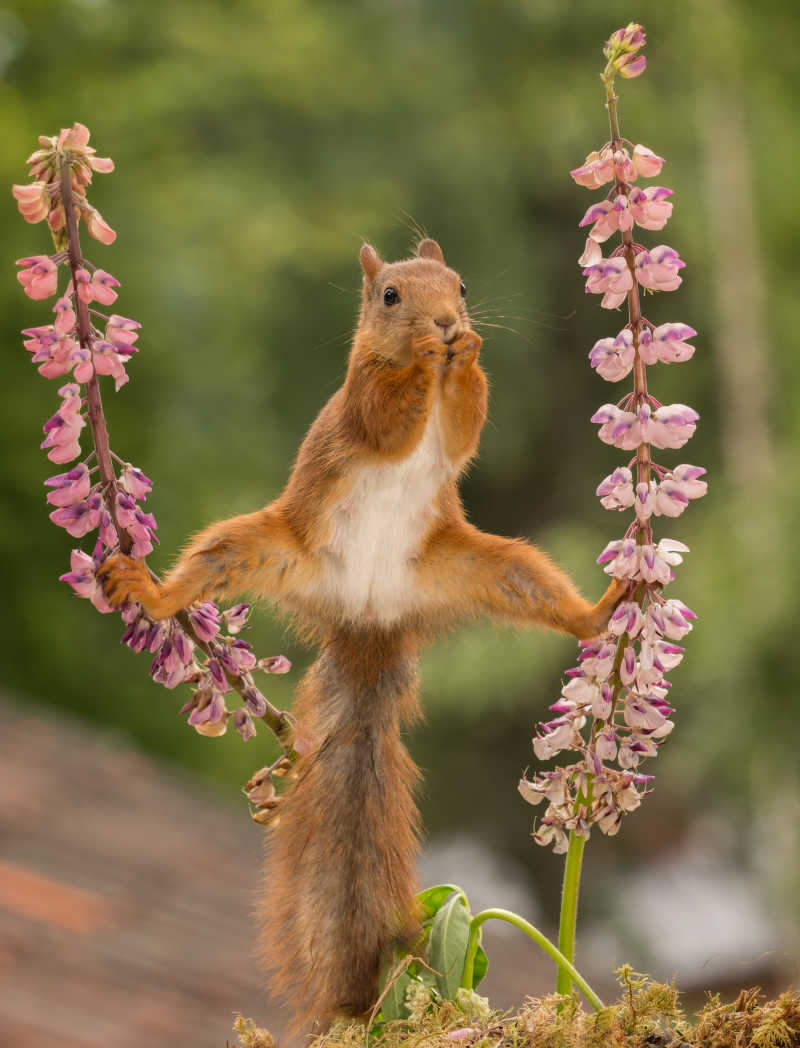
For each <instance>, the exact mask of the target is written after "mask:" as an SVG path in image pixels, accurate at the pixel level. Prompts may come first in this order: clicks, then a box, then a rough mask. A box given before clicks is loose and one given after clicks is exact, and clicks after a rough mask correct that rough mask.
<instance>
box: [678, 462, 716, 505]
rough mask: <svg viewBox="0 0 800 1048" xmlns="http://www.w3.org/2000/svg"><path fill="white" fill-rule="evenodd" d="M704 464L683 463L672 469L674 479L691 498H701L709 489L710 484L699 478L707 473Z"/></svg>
mask: <svg viewBox="0 0 800 1048" xmlns="http://www.w3.org/2000/svg"><path fill="white" fill-rule="evenodd" d="M705 472H706V471H705V469H703V467H702V466H689V465H687V464H686V463H683V464H682V465H680V466H676V467H675V469H673V471H672V481H673V483H674V484H676V485H677V486H678V487H679V489H680V490H681V491H682V492H683V494H684V495H686V497H687V498H690V499H700V498H702V497H703V495H705V493H706V491H707V490H708V484H707V483H706V482H705V481H704V480H700V479H699V478H700V477H702V476H703V475H704V474H705Z"/></svg>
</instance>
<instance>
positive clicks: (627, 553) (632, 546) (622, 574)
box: [597, 539, 639, 579]
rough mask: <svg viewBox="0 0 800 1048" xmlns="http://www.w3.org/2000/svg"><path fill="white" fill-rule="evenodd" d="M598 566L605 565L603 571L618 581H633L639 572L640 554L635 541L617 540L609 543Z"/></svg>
mask: <svg viewBox="0 0 800 1048" xmlns="http://www.w3.org/2000/svg"><path fill="white" fill-rule="evenodd" d="M597 563H598V564H603V565H605V566H604V568H603V571H604V572H605V573H606V574H607V575H613V576H614V578H617V579H632V578H635V577H636V576H637V572H638V570H639V554H638V547H637V545H636V540H635V539H617V540H616V541H614V542H609V543H608V545H607V546H606V548H605V549H604V550H603V552H602V553H601V554H600V556H599V557H598V558H597Z"/></svg>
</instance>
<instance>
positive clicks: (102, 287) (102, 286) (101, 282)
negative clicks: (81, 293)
mask: <svg viewBox="0 0 800 1048" xmlns="http://www.w3.org/2000/svg"><path fill="white" fill-rule="evenodd" d="M115 287H119V281H118V280H117V279H116V277H112V276H111V274H110V273H106V271H105V270H104V269H96V270H95V271H94V274H93V275H92V289H93V292H94V297H95V299H96V301H98V302H100V303H101V304H102V305H104V306H110V305H111V303H112V302H116V300H117V293H116V291H115V290H114V288H115Z"/></svg>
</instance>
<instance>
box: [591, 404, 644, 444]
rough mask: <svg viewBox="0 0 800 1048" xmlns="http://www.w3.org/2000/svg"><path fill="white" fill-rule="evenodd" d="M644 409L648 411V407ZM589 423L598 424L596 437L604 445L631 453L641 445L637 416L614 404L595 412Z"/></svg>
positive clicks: (640, 432)
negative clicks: (610, 445)
mask: <svg viewBox="0 0 800 1048" xmlns="http://www.w3.org/2000/svg"><path fill="white" fill-rule="evenodd" d="M645 407H647V409H648V411H649V405H645ZM640 411H641V408H640ZM590 421H592V422H595V423H598V422H599V423H600V429H599V430H598V432H597V435H598V437H599V438H600V439H601V440H602V441H603V443H604V444H613V445H614V447H617V448H622V449H624V450H625V451H632V450H633V449H634V448H635V447H637V446H638V445H639V444H641V443H643V438H642V431H641V425H640V421H639V418H638V416H637V415H636V414H634V413H633V412H632V411H623V410H622V409H621V408H618V407H617V406H616V404H604V405H603V406H602V407H601V408H599V409H598V410H597V411H595V413H594V415H592V417H591V420H590Z"/></svg>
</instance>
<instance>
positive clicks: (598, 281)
mask: <svg viewBox="0 0 800 1048" xmlns="http://www.w3.org/2000/svg"><path fill="white" fill-rule="evenodd" d="M583 275H584V276H585V277H586V278H587V280H586V292H587V294H595V295H600V294H602V295H603V299H602V301H601V303H600V305H601V306H602V307H603V309H616V308H617V306H619V305H620V304H621V303H622V302H624V300H625V296H626V295H627V293H628V291H630V289H631V288H632V287H633V278H632V277H631V271H630V269H629V268H628V263H627V262H626V261H625V259H624V258H622V257H620V256H618V257H616V258H605V259H602V260H601V261H600V262H599V263H597V264H596V265H590V266H587V267H586V268H585V269H584V271H583Z"/></svg>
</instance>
